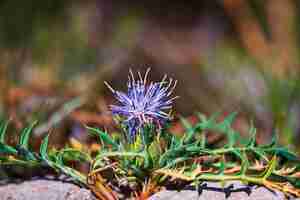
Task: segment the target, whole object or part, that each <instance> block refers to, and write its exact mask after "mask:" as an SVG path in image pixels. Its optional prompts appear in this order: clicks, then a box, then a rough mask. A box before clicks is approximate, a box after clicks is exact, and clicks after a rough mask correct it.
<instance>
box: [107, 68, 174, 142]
mask: <svg viewBox="0 0 300 200" xmlns="http://www.w3.org/2000/svg"><path fill="white" fill-rule="evenodd" d="M149 71H150V68H148V69H147V71H146V73H145V75H144V77H142V75H141V73H140V72H138V78H137V80H136V79H135V77H134V74H133V72H132V71H131V70H130V75H129V76H128V82H127V87H128V90H127V93H124V92H120V91H116V90H114V89H113V88H112V87H111V86H110V85H109V84H108V83H107V82H105V84H106V85H107V87H108V88H109V89H110V90H111V92H112V93H113V95H114V97H115V98H116V99H117V100H118V101H119V103H120V104H121V105H111V106H110V107H111V111H112V114H113V115H118V116H121V117H122V118H123V119H122V122H121V123H122V124H123V125H124V126H125V127H126V128H128V134H129V139H130V141H132V140H134V138H135V136H136V134H137V132H140V131H141V130H143V128H144V127H145V126H146V125H150V124H152V125H153V124H154V125H155V126H156V127H157V128H161V127H162V126H163V125H164V124H165V123H166V122H167V121H169V120H170V117H171V116H170V114H169V113H166V112H165V110H170V109H171V108H172V104H173V101H174V100H175V99H176V98H177V97H178V96H175V97H171V95H172V93H173V91H174V89H175V87H176V84H177V80H175V81H173V79H172V78H170V79H169V80H166V79H167V76H166V75H165V76H164V77H163V79H162V80H161V81H160V82H154V83H153V82H151V83H149V84H148V83H147V76H148V73H149Z"/></svg>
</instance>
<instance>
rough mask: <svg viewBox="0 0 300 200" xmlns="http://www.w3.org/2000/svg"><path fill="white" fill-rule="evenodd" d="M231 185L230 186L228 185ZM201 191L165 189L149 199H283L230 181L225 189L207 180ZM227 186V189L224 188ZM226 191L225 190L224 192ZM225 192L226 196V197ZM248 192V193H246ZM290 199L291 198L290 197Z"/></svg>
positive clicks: (275, 192) (263, 190) (273, 192)
mask: <svg viewBox="0 0 300 200" xmlns="http://www.w3.org/2000/svg"><path fill="white" fill-rule="evenodd" d="M230 185H231V186H230ZM202 188H203V189H202V193H201V195H200V196H199V193H198V192H197V191H195V190H182V191H174V190H165V191H161V192H159V193H156V194H155V195H153V196H152V197H150V200H183V199H184V200H225V199H226V200H284V199H287V198H286V197H285V196H284V194H283V193H282V192H278V191H270V190H268V189H266V188H264V187H257V186H253V187H250V186H245V185H243V184H241V183H240V182H230V183H227V184H226V185H225V191H224V190H223V189H222V187H221V185H220V184H219V183H213V182H207V183H204V185H203V187H202ZM226 188H227V189H226ZM226 191H227V192H226ZM226 193H227V194H228V197H227V198H226ZM248 194H249V195H248ZM290 199H292V198H290Z"/></svg>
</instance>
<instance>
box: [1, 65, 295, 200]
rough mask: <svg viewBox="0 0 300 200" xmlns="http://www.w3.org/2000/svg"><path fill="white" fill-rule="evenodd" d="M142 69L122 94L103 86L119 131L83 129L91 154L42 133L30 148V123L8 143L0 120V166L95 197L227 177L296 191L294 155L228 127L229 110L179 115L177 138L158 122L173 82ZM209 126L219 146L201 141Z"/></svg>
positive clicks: (166, 115)
mask: <svg viewBox="0 0 300 200" xmlns="http://www.w3.org/2000/svg"><path fill="white" fill-rule="evenodd" d="M148 73H149V70H148V71H147V72H146V74H145V75H144V77H142V76H141V74H140V73H138V76H139V78H138V79H137V80H135V79H134V75H133V73H132V72H130V78H129V81H128V92H127V94H125V93H122V92H119V91H116V90H114V89H113V88H112V87H111V86H110V85H108V84H106V85H107V86H108V88H109V89H110V90H111V91H112V93H113V95H114V96H115V97H116V98H117V100H118V101H119V102H120V105H118V106H111V110H112V113H113V115H114V116H115V117H117V118H120V121H119V122H120V123H121V125H123V127H125V128H124V129H122V130H121V132H122V131H124V132H125V134H119V136H117V137H113V136H111V135H110V134H109V133H107V132H106V131H102V130H101V129H98V128H93V127H86V128H87V130H88V132H89V133H90V134H92V135H95V136H97V137H98V139H99V141H100V145H101V148H100V149H99V150H98V151H97V152H96V154H95V153H93V154H91V152H89V151H88V150H87V149H88V148H74V147H65V148H63V149H60V150H55V149H51V148H48V140H49V136H46V137H45V139H44V140H43V142H42V144H41V147H40V152H38V153H36V152H32V151H31V150H30V148H29V145H28V142H29V136H30V133H31V132H32V129H33V128H34V125H35V124H32V125H30V126H29V127H27V128H25V129H24V130H23V131H22V133H21V135H20V139H19V144H18V145H17V146H16V147H14V146H11V145H9V144H7V143H6V141H5V135H6V132H7V125H8V124H7V123H6V122H4V123H2V125H1V127H0V164H1V165H25V166H30V167H39V166H43V167H49V168H52V169H54V170H55V171H57V172H58V173H64V174H66V175H68V176H70V177H72V178H73V179H74V181H76V182H78V183H81V184H82V185H84V186H86V187H87V188H90V189H91V190H92V191H93V192H94V194H95V195H96V196H97V197H98V198H99V199H109V200H115V199H119V197H118V195H117V194H116V192H115V189H116V188H118V189H117V190H119V191H121V192H122V191H123V192H124V193H128V191H129V194H128V197H137V196H138V197H139V198H140V199H143V198H144V199H146V197H148V196H149V195H150V194H152V193H154V192H156V191H157V190H159V189H160V188H162V187H163V186H166V185H170V184H171V185H172V184H173V185H178V183H180V185H181V187H182V184H183V185H189V186H194V187H195V189H198V191H199V193H201V189H202V188H203V182H204V181H219V182H221V183H225V182H226V181H231V180H238V181H242V182H244V183H245V184H255V185H261V186H265V187H267V188H269V189H276V190H280V191H282V192H283V193H285V194H286V195H287V196H290V195H293V196H297V197H300V175H299V174H300V171H299V166H300V165H299V164H300V162H299V159H298V157H297V156H296V155H295V154H294V153H292V152H290V151H289V150H288V149H287V148H285V147H281V146H279V145H278V144H277V142H276V139H275V138H274V139H273V140H272V141H271V142H270V144H261V145H259V144H258V142H257V140H256V129H255V127H254V126H251V128H250V130H249V138H242V137H241V136H240V134H239V132H237V131H236V130H234V129H233V128H232V127H231V124H232V122H233V121H234V119H235V117H236V113H232V114H230V115H229V116H227V117H226V118H225V119H224V120H223V121H221V122H219V121H218V120H217V114H215V115H213V116H212V117H210V118H207V117H206V116H204V115H202V114H198V117H199V122H198V123H196V124H194V125H192V124H190V123H189V122H188V121H187V120H186V119H184V118H182V119H181V123H182V125H183V126H184V127H185V131H184V132H183V133H182V136H181V137H179V136H175V135H172V134H171V133H170V132H169V131H168V129H166V128H164V126H166V125H167V122H168V121H169V120H170V119H171V115H170V114H169V113H167V112H166V110H167V111H169V110H170V109H171V108H172V103H173V101H174V98H176V97H171V95H172V93H173V90H174V88H175V86H176V82H173V81H172V79H169V81H166V78H163V80H162V81H161V82H154V83H152V82H150V83H149V84H147V75H148ZM211 131H213V132H214V133H215V134H222V135H224V136H225V138H226V142H225V145H215V146H214V147H212V145H211V144H209V143H208V140H207V132H211ZM128 139H130V140H129V141H128ZM84 149H85V150H84ZM72 160H77V161H80V162H86V163H88V164H89V165H90V170H89V172H88V173H87V174H84V173H82V172H80V171H78V170H76V169H74V168H72V167H71V166H69V165H68V163H69V161H72ZM178 189H180V188H178ZM226 194H228V193H226Z"/></svg>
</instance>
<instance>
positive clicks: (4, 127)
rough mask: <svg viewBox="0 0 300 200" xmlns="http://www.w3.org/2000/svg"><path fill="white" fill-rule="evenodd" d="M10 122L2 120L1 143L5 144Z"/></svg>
mask: <svg viewBox="0 0 300 200" xmlns="http://www.w3.org/2000/svg"><path fill="white" fill-rule="evenodd" d="M8 123H9V122H8V121H6V122H2V123H1V126H0V143H3V144H5V134H6V131H7V127H8Z"/></svg>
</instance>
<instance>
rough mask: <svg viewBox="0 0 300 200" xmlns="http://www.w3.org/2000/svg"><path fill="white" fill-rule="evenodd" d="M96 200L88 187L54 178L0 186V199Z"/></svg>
mask: <svg viewBox="0 0 300 200" xmlns="http://www.w3.org/2000/svg"><path fill="white" fill-rule="evenodd" d="M44 199H45V200H96V198H95V197H94V195H93V194H92V193H91V192H90V191H89V190H87V189H84V188H80V187H78V186H76V185H74V184H71V183H66V182H61V181H54V180H41V179H40V180H31V181H25V182H22V183H20V184H11V183H10V184H7V185H3V186H0V200H44Z"/></svg>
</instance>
